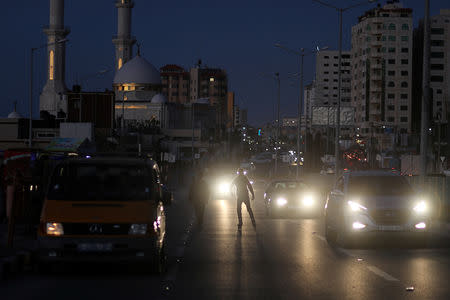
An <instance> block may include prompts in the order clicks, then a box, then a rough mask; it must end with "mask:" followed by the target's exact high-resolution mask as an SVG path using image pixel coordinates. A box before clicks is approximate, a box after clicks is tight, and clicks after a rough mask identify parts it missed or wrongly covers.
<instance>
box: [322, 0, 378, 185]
mask: <svg viewBox="0 0 450 300" xmlns="http://www.w3.org/2000/svg"><path fill="white" fill-rule="evenodd" d="M313 1H315V2H317V3H320V4H322V5H324V6H328V7H331V8H333V9H335V10H337V11H338V13H339V58H338V60H339V61H338V63H339V66H338V103H337V108H336V136H335V141H334V143H335V144H334V156H335V172H334V173H335V177H336V180H337V179H338V177H339V169H340V157H339V148H340V147H339V136H340V131H341V81H342V74H341V73H342V70H341V69H342V65H341V63H342V61H341V60H342V13H343V12H344V11H347V10H349V9H351V8H354V7H357V6H361V5H364V4H367V3H373V2H377V1H378V0H366V1H363V2H360V3H356V4H353V5H350V6H347V7H344V8H342V7H337V6H334V5H332V4H329V3H326V2H323V1H321V0H313Z"/></svg>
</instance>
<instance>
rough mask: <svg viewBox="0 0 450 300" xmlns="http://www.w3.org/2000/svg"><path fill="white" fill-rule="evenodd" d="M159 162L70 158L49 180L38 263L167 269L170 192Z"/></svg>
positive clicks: (158, 270)
mask: <svg viewBox="0 0 450 300" xmlns="http://www.w3.org/2000/svg"><path fill="white" fill-rule="evenodd" d="M159 178H160V176H159V169H158V165H157V164H156V162H154V161H152V160H143V159H139V158H111V157H109V158H106V157H97V158H96V157H93V158H89V157H88V158H80V159H68V160H66V161H63V162H62V163H60V164H59V165H58V166H56V167H55V170H54V172H53V174H52V176H51V178H50V181H49V182H50V183H49V187H48V190H47V193H46V197H45V201H44V205H43V208H42V213H41V218H40V226H39V230H38V262H39V266H42V267H48V266H49V265H50V264H52V263H54V262H58V261H101V260H111V261H113V262H120V261H138V262H146V263H151V265H152V268H153V269H154V270H155V271H157V272H162V271H163V270H164V267H165V262H166V255H165V233H166V216H165V207H166V206H168V205H170V202H171V200H172V195H171V193H170V192H168V191H167V190H165V187H164V186H163V185H162V184H161V182H160V179H159Z"/></svg>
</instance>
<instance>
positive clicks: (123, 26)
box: [112, 0, 136, 71]
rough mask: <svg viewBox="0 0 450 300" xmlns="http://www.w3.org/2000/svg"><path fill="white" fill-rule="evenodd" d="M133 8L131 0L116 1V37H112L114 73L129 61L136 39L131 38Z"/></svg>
mask: <svg viewBox="0 0 450 300" xmlns="http://www.w3.org/2000/svg"><path fill="white" fill-rule="evenodd" d="M133 6H134V2H133V1H132V0H117V1H116V7H117V35H116V36H114V37H113V40H112V42H113V44H114V45H116V61H115V66H116V71H117V70H119V69H120V68H122V66H123V65H124V64H125V63H126V62H127V61H129V60H130V59H131V56H132V54H133V44H134V43H135V42H136V39H135V38H134V37H132V36H131V9H132V8H133Z"/></svg>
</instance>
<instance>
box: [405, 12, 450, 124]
mask: <svg viewBox="0 0 450 300" xmlns="http://www.w3.org/2000/svg"><path fill="white" fill-rule="evenodd" d="M430 28H431V32H430V34H431V36H430V88H431V99H432V101H431V103H430V109H429V112H430V115H429V118H430V120H432V121H435V122H440V123H447V122H448V121H449V119H450V9H441V11H440V14H439V15H436V16H432V17H431V18H430ZM423 37H424V36H423V20H421V21H420V22H419V26H418V27H417V28H416V29H414V52H413V58H414V65H413V83H414V84H413V108H414V109H413V111H414V112H413V129H414V131H415V132H417V133H419V132H420V118H421V114H420V112H421V105H422V75H423V74H422V72H423V46H424V45H423Z"/></svg>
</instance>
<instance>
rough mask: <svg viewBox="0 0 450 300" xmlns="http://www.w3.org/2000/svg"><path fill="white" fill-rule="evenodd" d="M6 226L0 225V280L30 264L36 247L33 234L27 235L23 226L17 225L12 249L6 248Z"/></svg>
mask: <svg viewBox="0 0 450 300" xmlns="http://www.w3.org/2000/svg"><path fill="white" fill-rule="evenodd" d="M7 239H8V225H7V224H0V280H4V279H7V278H8V277H9V276H11V275H13V274H15V273H18V272H20V271H22V270H23V269H24V267H25V265H27V264H30V262H31V254H32V252H33V249H35V247H36V238H35V232H34V230H33V232H31V233H28V232H27V231H26V227H25V226H24V225H17V227H16V233H15V236H14V243H13V247H7Z"/></svg>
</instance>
